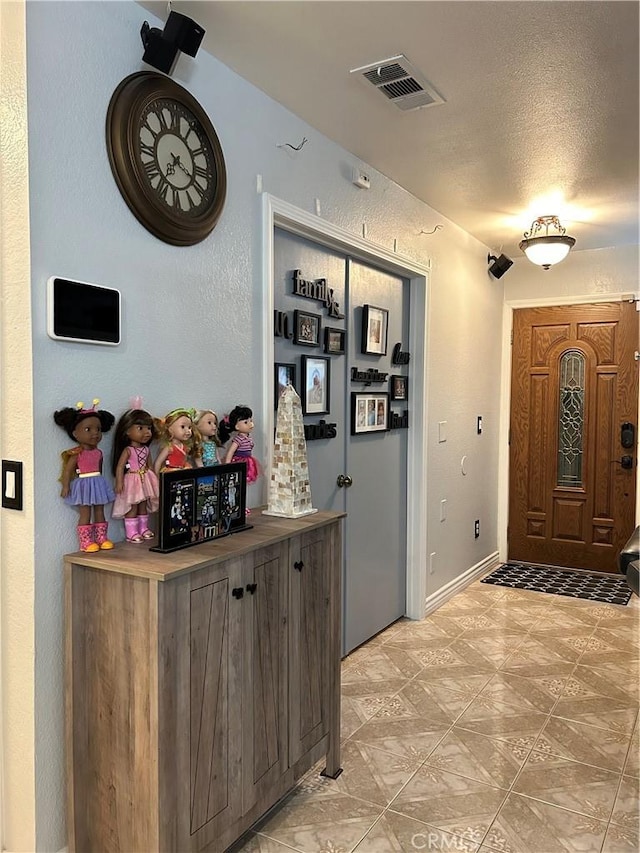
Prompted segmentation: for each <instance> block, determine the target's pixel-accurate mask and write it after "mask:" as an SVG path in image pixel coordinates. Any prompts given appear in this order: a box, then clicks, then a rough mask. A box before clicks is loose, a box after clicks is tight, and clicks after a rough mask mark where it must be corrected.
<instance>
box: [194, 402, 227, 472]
mask: <svg viewBox="0 0 640 853" xmlns="http://www.w3.org/2000/svg"><path fill="white" fill-rule="evenodd" d="M194 423H195V425H196V427H197V428H198V432H199V433H200V435H201V437H202V454H201V455H200V456H198V457H196V468H202V467H206V466H207V465H218V464H219V462H220V459H219V457H218V449H219V448H220V447H222V442H221V441H220V439H219V438H218V416H217V415H216V413H215V412H214V411H213V409H198V411H197V412H196V413H195V415H194Z"/></svg>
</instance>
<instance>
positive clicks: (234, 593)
mask: <svg viewBox="0 0 640 853" xmlns="http://www.w3.org/2000/svg"><path fill="white" fill-rule="evenodd" d="M231 595H232V596H233V597H234V598H242V596H243V595H244V590H243V589H242V587H241V586H237V587H236V588H235V589H232V590H231Z"/></svg>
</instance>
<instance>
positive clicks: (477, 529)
mask: <svg viewBox="0 0 640 853" xmlns="http://www.w3.org/2000/svg"><path fill="white" fill-rule="evenodd" d="M473 535H474V538H475V539H477V538H478V537H479V536H480V519H479V518H476V521H475V524H474V525H473Z"/></svg>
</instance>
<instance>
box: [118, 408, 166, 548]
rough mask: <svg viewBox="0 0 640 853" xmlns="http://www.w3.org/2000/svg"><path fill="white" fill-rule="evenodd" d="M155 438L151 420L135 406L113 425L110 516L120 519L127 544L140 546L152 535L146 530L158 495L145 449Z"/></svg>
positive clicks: (152, 534)
mask: <svg viewBox="0 0 640 853" xmlns="http://www.w3.org/2000/svg"><path fill="white" fill-rule="evenodd" d="M136 402H137V401H136ZM155 437H156V427H155V424H154V422H153V418H152V417H151V415H150V414H149V412H146V411H145V410H144V409H142V408H140V407H139V406H136V405H133V406H132V408H130V409H127V411H126V412H125V413H124V414H123V415H122V417H121V418H120V420H119V421H118V424H117V426H116V433H115V437H114V440H113V459H112V463H113V474H114V476H115V480H116V487H115V490H116V499H115V502H114V504H113V512H112V513H111V515H112V517H113V518H122V519H123V520H124V531H125V537H126V540H127V542H133V543H140V542H144V541H145V540H146V539H153V537H154V535H155V534H154V533H153V531H152V530H151V529H150V528H149V513H150V512H156V511H157V509H158V505H159V495H160V489H159V486H158V477H157V475H156V473H155V471H154V470H153V460H152V458H151V451H150V449H149V445H150V444H151V442H152V441H153V439H154V438H155Z"/></svg>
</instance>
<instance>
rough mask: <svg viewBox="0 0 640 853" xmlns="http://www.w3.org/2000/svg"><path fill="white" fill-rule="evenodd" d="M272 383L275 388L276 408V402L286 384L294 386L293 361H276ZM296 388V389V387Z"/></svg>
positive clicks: (276, 404) (276, 403)
mask: <svg viewBox="0 0 640 853" xmlns="http://www.w3.org/2000/svg"><path fill="white" fill-rule="evenodd" d="M273 385H274V388H275V396H276V400H275V408H276V409H277V408H278V402H279V400H280V397H281V396H282V392H283V391H284V389H285V388H286V387H287V385H293V387H294V388H295V387H296V365H295V362H288V363H284V362H276V363H275V365H274V377H273ZM296 390H297V389H296Z"/></svg>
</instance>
